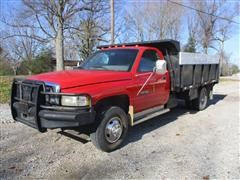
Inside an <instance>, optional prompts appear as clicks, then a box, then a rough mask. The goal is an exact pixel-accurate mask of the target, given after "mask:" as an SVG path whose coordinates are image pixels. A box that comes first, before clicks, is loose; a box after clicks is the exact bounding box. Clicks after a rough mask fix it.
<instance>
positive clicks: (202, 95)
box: [185, 87, 208, 111]
mask: <svg viewBox="0 0 240 180" xmlns="http://www.w3.org/2000/svg"><path fill="white" fill-rule="evenodd" d="M207 102H208V92H207V89H206V88H205V87H203V88H201V90H200V91H199V96H198V98H196V99H193V100H186V101H185V104H186V106H187V108H189V109H196V110H198V111H202V110H204V109H205V108H206V107H207Z"/></svg>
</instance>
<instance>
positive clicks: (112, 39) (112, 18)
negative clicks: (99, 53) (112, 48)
mask: <svg viewBox="0 0 240 180" xmlns="http://www.w3.org/2000/svg"><path fill="white" fill-rule="evenodd" d="M110 3H111V5H110V6H111V44H114V40H115V38H114V0H110Z"/></svg>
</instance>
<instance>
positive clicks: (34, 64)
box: [17, 51, 54, 75]
mask: <svg viewBox="0 0 240 180" xmlns="http://www.w3.org/2000/svg"><path fill="white" fill-rule="evenodd" d="M51 60H52V54H51V52H49V51H43V52H41V53H40V54H39V55H38V56H36V57H35V58H34V59H32V60H24V61H22V63H21V65H20V67H19V69H18V72H17V73H18V74H22V75H28V74H39V73H43V72H49V71H52V70H53V69H54V66H53V65H52V63H51Z"/></svg>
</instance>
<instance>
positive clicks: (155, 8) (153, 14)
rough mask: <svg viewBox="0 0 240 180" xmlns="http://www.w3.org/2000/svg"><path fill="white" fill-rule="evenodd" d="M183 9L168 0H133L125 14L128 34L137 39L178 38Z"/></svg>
mask: <svg viewBox="0 0 240 180" xmlns="http://www.w3.org/2000/svg"><path fill="white" fill-rule="evenodd" d="M182 15H183V10H182V8H181V7H179V6H177V5H175V4H172V3H169V2H168V1H160V2H159V1H157V2H156V1H151V2H147V1H146V2H145V1H144V2H142V1H141V2H133V3H132V7H131V8H129V11H128V12H127V14H126V17H125V19H126V24H127V25H126V26H127V27H128V32H127V33H128V34H132V35H133V36H134V37H135V40H137V41H143V40H156V39H166V38H171V39H179V36H180V32H181V21H182Z"/></svg>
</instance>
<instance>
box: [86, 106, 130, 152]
mask: <svg viewBox="0 0 240 180" xmlns="http://www.w3.org/2000/svg"><path fill="white" fill-rule="evenodd" d="M101 114H102V115H101V117H98V120H100V121H101V122H100V124H99V126H98V127H97V130H96V131H95V132H94V133H92V134H90V137H91V141H92V143H93V144H94V145H95V146H96V147H97V148H98V149H100V150H102V151H105V152H111V151H113V150H115V149H117V148H119V147H120V146H121V144H122V142H123V140H124V138H125V137H126V134H127V131H128V117H127V115H126V113H125V112H124V111H123V110H122V109H121V108H120V107H116V106H114V107H110V108H108V109H107V110H106V111H104V112H103V113H101Z"/></svg>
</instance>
